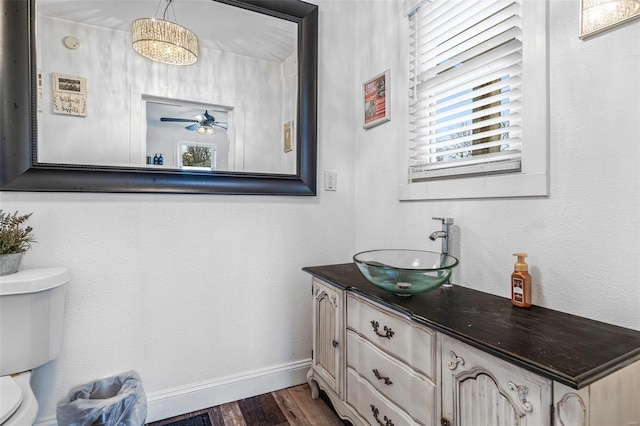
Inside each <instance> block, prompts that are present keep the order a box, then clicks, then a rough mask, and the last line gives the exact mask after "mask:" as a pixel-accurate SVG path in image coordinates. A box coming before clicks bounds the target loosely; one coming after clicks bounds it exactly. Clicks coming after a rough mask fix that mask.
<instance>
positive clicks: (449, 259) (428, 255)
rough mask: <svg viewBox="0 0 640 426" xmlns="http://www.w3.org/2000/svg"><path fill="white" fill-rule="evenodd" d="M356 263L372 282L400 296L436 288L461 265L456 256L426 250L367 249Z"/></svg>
mask: <svg viewBox="0 0 640 426" xmlns="http://www.w3.org/2000/svg"><path fill="white" fill-rule="evenodd" d="M353 262H354V263H355V264H356V266H357V267H358V269H359V270H360V272H361V273H362V275H364V277H365V278H366V279H367V280H369V282H370V283H371V284H373V285H375V286H376V287H380V288H381V289H383V290H386V291H388V292H390V293H394V294H397V295H398V296H411V295H413V294H419V293H425V292H427V291H431V290H435V289H436V288H438V287H440V286H441V285H442V284H443V283H445V282H446V281H447V280H448V279H449V277H451V271H452V270H453V268H454V267H456V265H458V259H456V258H455V257H453V256H450V255H447V254H441V253H436V252H433V251H423V250H372V251H364V252H362V253H358V254H356V255H355V256H353Z"/></svg>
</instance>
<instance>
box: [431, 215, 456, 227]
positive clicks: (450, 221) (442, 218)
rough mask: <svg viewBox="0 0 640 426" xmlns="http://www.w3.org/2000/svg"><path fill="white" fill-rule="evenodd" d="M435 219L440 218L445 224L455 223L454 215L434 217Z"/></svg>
mask: <svg viewBox="0 0 640 426" xmlns="http://www.w3.org/2000/svg"><path fill="white" fill-rule="evenodd" d="M431 219H433V220H439V221H440V222H442V224H443V225H453V218H452V217H432V218H431Z"/></svg>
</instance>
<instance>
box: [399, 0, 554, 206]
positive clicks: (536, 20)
mask: <svg viewBox="0 0 640 426" xmlns="http://www.w3.org/2000/svg"><path fill="white" fill-rule="evenodd" d="M410 3H413V4H414V5H415V3H416V1H415V0H407V1H405V11H407V13H408V12H409V11H410V10H413V8H412V7H411V6H412V5H411V4H410ZM547 14H548V0H522V15H523V16H522V40H523V46H524V47H523V52H522V67H523V72H522V80H523V86H522V111H523V113H522V114H523V117H522V134H523V148H522V164H521V171H520V172H514V173H505V174H487V175H484V176H471V177H455V178H451V179H448V178H447V179H441V180H432V181H421V182H412V183H408V173H407V171H408V168H409V158H408V152H409V146H408V141H409V137H408V135H407V137H406V144H403V154H402V155H403V158H404V161H403V163H404V169H403V170H404V173H403V174H402V179H403V182H402V183H401V184H400V185H399V188H398V197H399V199H400V200H401V201H403V200H446V199H472V198H502V197H535V196H548V195H549V67H548V46H547V34H548V29H547V22H548V15H547ZM407 118H408V117H407Z"/></svg>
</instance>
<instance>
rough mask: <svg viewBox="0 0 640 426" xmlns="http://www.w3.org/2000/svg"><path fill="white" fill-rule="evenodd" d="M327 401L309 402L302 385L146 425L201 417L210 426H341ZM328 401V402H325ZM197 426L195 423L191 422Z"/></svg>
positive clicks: (306, 387)
mask: <svg viewBox="0 0 640 426" xmlns="http://www.w3.org/2000/svg"><path fill="white" fill-rule="evenodd" d="M325 400H326V398H320V399H316V400H314V399H311V390H310V389H309V385H307V384H303V385H299V386H294V387H291V388H287V389H282V390H279V391H275V392H271V393H266V394H263V395H258V396H254V397H252V398H247V399H242V400H240V401H235V402H229V403H227V404H222V405H218V406H216V407H211V408H207V409H205V410H200V411H196V412H193V413H189V414H184V415H182V416H178V417H173V418H170V419H165V420H161V421H158V422H153V423H148V425H149V426H169V425H171V424H172V423H175V422H178V421H180V420H186V419H190V418H194V420H195V418H196V417H198V416H204V421H205V422H204V423H203V422H200V423H197V424H205V425H206V424H207V423H206V417H207V416H208V420H209V421H210V422H211V425H212V426H281V425H282V426H286V425H304V426H313V425H321V426H344V425H350V423H349V422H346V421H342V420H340V418H339V417H338V416H337V415H336V414H335V412H334V411H333V409H332V408H331V406H330V404H328V403H327V402H326V401H325ZM327 401H328V400H327ZM193 424H196V423H193Z"/></svg>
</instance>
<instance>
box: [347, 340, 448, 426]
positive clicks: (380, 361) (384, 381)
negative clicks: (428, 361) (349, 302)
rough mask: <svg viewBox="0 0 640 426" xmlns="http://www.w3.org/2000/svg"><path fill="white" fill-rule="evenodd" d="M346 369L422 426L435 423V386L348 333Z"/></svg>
mask: <svg viewBox="0 0 640 426" xmlns="http://www.w3.org/2000/svg"><path fill="white" fill-rule="evenodd" d="M347 366H348V367H351V368H352V369H353V370H355V371H357V372H358V374H359V375H360V376H361V377H363V378H365V379H366V380H367V381H369V383H370V384H371V385H372V386H373V387H374V388H375V389H376V390H377V391H379V392H380V393H381V394H382V395H384V396H386V397H387V398H388V399H389V400H391V401H392V402H394V403H395V404H396V405H398V406H399V407H401V408H402V409H403V410H405V411H406V412H408V413H411V415H412V416H413V417H415V418H416V419H417V420H419V421H420V422H421V423H423V424H426V425H431V424H435V423H436V419H437V413H436V388H435V384H434V383H433V382H431V381H430V380H429V379H427V378H426V377H424V376H423V375H421V374H418V373H416V372H415V371H414V370H412V369H411V368H410V367H409V366H407V365H406V364H404V363H402V362H400V361H398V360H396V359H395V358H393V357H391V356H389V355H387V354H386V353H384V352H382V351H381V350H380V349H378V348H376V347H375V346H373V345H372V344H371V343H370V342H369V341H367V340H366V339H364V338H363V337H362V336H360V335H358V334H356V333H354V332H353V331H350V330H349V331H347ZM396 425H397V423H396Z"/></svg>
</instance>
